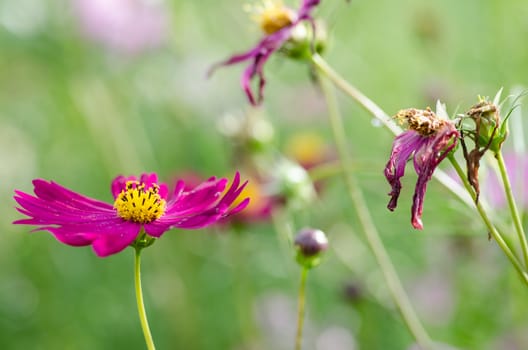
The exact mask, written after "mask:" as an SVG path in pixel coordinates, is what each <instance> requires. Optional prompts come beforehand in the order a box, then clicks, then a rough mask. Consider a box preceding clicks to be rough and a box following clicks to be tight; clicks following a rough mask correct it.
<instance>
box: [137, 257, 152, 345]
mask: <svg viewBox="0 0 528 350" xmlns="http://www.w3.org/2000/svg"><path fill="white" fill-rule="evenodd" d="M135 251H136V254H135V259H134V277H135V287H136V300H137V307H138V313H139V321H140V322H141V329H142V330H143V335H144V336H145V343H146V344H147V349H148V350H155V349H156V347H155V346H154V341H153V340H152V334H151V333H150V328H149V325H148V320H147V313H146V312H145V304H144V302H143V291H142V289H141V267H140V265H141V248H138V247H136V248H135Z"/></svg>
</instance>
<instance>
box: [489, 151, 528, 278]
mask: <svg viewBox="0 0 528 350" xmlns="http://www.w3.org/2000/svg"><path fill="white" fill-rule="evenodd" d="M495 158H496V159H497V163H498V164H499V172H500V175H501V178H502V183H503V184H504V192H505V193H506V198H507V200H508V206H509V208H510V213H511V217H512V219H513V224H514V225H515V231H517V236H518V237H519V242H520V243H521V250H522V253H523V258H524V265H525V267H527V268H528V243H527V242H526V234H525V233H524V228H523V226H522V222H521V217H520V216H519V210H518V209H517V204H516V203H515V199H514V198H513V193H512V188H511V184H510V179H509V177H508V172H507V171H506V164H505V163H504V158H503V156H502V152H501V151H499V152H498V153H496V154H495Z"/></svg>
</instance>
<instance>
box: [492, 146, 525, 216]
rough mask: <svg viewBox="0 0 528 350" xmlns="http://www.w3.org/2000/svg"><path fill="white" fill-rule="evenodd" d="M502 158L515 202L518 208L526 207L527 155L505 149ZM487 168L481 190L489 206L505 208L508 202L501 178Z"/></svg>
mask: <svg viewBox="0 0 528 350" xmlns="http://www.w3.org/2000/svg"><path fill="white" fill-rule="evenodd" d="M503 158H504V163H505V164H506V171H507V172H508V177H509V179H510V183H511V186H512V190H513V193H514V194H515V196H516V200H517V204H518V205H519V206H520V208H523V209H526V205H527V204H528V182H527V179H528V178H527V175H528V157H527V156H526V155H525V154H516V153H513V152H511V151H510V152H507V151H506V152H504V154H503ZM488 170H489V174H488V177H485V178H484V179H483V181H482V184H483V191H482V192H483V194H484V196H485V197H486V198H487V199H488V201H489V202H490V204H491V206H493V207H494V208H497V209H499V208H505V207H507V205H508V204H507V201H506V195H505V193H504V185H503V183H502V180H501V179H500V176H498V174H497V172H495V171H493V169H491V167H489V169H488Z"/></svg>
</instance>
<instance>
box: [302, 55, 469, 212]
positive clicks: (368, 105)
mask: <svg viewBox="0 0 528 350" xmlns="http://www.w3.org/2000/svg"><path fill="white" fill-rule="evenodd" d="M311 60H312V63H313V64H314V65H315V66H316V67H317V69H319V71H320V72H322V73H323V74H324V75H325V76H326V77H327V78H328V79H330V80H331V81H332V82H333V83H334V85H335V86H336V87H338V88H339V89H340V90H341V91H343V92H344V93H345V94H347V95H348V96H350V97H351V98H352V99H353V100H355V101H356V102H357V103H359V105H360V106H361V107H363V108H364V109H365V110H366V111H367V112H368V113H370V114H371V115H372V116H373V117H374V118H376V119H377V120H379V121H380V122H381V123H382V124H383V125H385V127H387V129H389V130H390V131H391V132H392V133H393V134H394V135H399V134H401V133H402V130H401V128H400V127H399V126H398V125H396V123H394V122H393V120H392V118H391V117H390V116H389V115H388V114H387V113H385V112H384V111H383V110H382V109H381V108H380V107H379V106H378V105H377V104H375V103H374V102H373V101H372V100H371V99H369V98H368V97H367V96H365V95H364V94H363V93H361V91H359V90H358V89H356V88H355V87H354V86H352V84H350V83H349V82H348V81H346V80H345V79H343V78H342V77H341V76H340V75H339V74H338V73H337V72H336V71H335V70H333V69H332V67H330V66H329V65H328V63H326V61H325V60H324V59H323V58H322V57H321V56H319V55H318V54H314V55H313V56H312V59H311ZM433 176H434V177H435V179H436V180H438V181H439V182H440V183H441V184H442V185H444V186H445V187H446V188H448V189H449V190H450V191H451V192H453V194H454V195H455V196H457V197H458V198H459V199H460V200H462V202H464V203H465V204H466V205H467V206H468V207H473V201H472V200H471V198H470V197H469V196H468V195H467V194H466V193H465V191H464V190H463V188H462V187H461V186H460V185H459V184H458V183H456V182H455V181H453V179H451V177H450V176H449V175H447V174H446V173H445V172H443V171H442V170H440V169H436V170H435V172H434V174H433Z"/></svg>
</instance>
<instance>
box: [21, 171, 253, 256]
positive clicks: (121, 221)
mask: <svg viewBox="0 0 528 350" xmlns="http://www.w3.org/2000/svg"><path fill="white" fill-rule="evenodd" d="M227 182H228V180H227V179H216V178H215V177H211V178H210V179H209V180H207V181H205V182H203V183H201V184H200V185H198V186H197V187H195V188H194V189H193V190H186V189H185V183H184V182H183V181H181V180H180V181H177V183H176V186H175V188H174V190H173V191H172V192H169V188H168V186H167V185H166V184H164V183H158V176H157V175H156V174H154V173H152V174H142V175H141V177H140V178H139V179H138V178H136V177H134V176H131V177H124V176H118V177H116V178H115V179H114V181H113V182H112V186H111V190H112V194H113V196H114V199H115V202H114V203H113V204H108V203H105V202H101V201H98V200H96V199H92V198H88V197H85V196H83V195H81V194H78V193H75V192H73V191H71V190H69V189H67V188H65V187H62V186H60V185H59V184H57V183H55V182H52V181H45V180H42V179H37V180H34V181H33V185H34V193H35V196H33V195H30V194H27V193H24V192H22V191H15V193H16V195H15V196H14V198H15V200H16V201H17V203H18V204H19V206H20V207H18V208H16V209H17V210H18V211H19V212H20V213H22V214H24V215H26V216H27V217H29V218H27V219H22V220H17V221H15V222H14V223H15V224H24V225H35V226H37V228H36V231H39V230H46V231H49V232H51V233H52V234H53V235H54V236H55V238H57V240H59V241H60V242H62V243H64V244H67V245H70V246H87V245H91V246H92V248H93V250H94V251H95V253H96V254H97V255H98V256H100V257H106V256H108V255H111V254H115V253H118V252H120V251H122V250H123V249H125V248H126V247H127V246H128V245H131V244H133V243H134V241H135V240H136V238H138V236H141V235H140V233H144V234H146V235H147V236H148V237H149V238H150V237H153V238H159V237H161V235H162V234H163V233H165V232H166V231H167V230H169V229H171V228H176V227H177V228H183V229H198V228H202V227H205V226H209V225H211V224H214V223H216V222H217V221H219V220H221V219H223V218H225V217H227V216H228V215H233V214H235V213H237V212H239V211H241V210H242V209H244V208H245V207H246V206H247V205H248V203H249V198H245V199H244V200H242V201H241V202H239V203H238V204H234V202H235V200H237V197H238V196H239V195H240V193H241V192H242V190H243V189H244V187H245V186H246V184H247V182H245V183H243V184H242V185H241V184H240V175H239V173H238V172H237V173H236V174H235V177H234V179H233V182H232V183H231V186H230V187H229V188H228V189H227V190H226V191H225V192H224V190H225V188H226V185H227ZM222 193H224V194H223V195H222Z"/></svg>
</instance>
